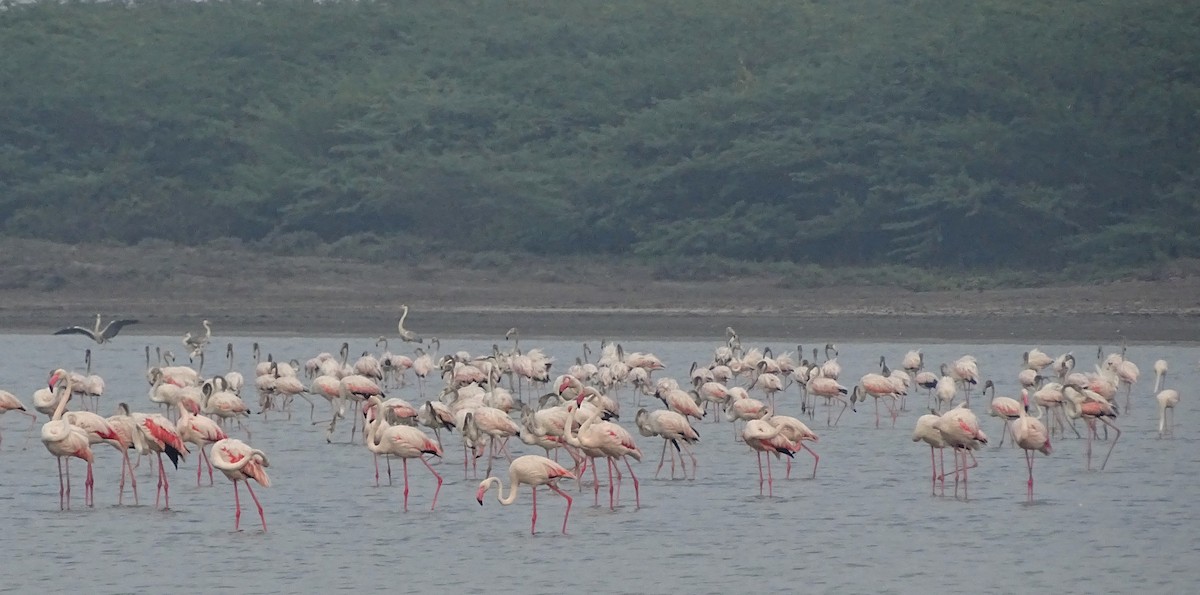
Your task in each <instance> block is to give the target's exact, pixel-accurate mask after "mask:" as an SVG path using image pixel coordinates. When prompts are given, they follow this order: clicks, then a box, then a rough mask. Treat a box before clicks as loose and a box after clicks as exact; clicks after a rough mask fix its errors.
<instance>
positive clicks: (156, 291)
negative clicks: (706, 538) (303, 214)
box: [0, 239, 1200, 344]
mask: <svg viewBox="0 0 1200 595" xmlns="http://www.w3.org/2000/svg"><path fill="white" fill-rule="evenodd" d="M2 244H3V246H2V247H3V250H2V251H0V332H4V333H9V334H13V333H29V334H43V333H45V334H49V333H52V332H54V331H55V330H57V329H59V328H62V327H64V326H69V325H74V324H80V325H89V326H90V325H91V324H92V322H93V320H94V318H95V315H96V313H97V312H100V313H102V314H103V315H104V317H105V319H106V320H107V319H109V318H137V319H139V320H140V321H141V322H140V323H139V324H138V325H135V326H130V327H128V328H127V329H126V330H125V331H124V332H123V333H122V336H123V335H125V334H128V335H153V334H158V335H179V336H182V335H183V333H184V332H187V331H189V330H191V331H199V330H200V321H201V320H203V319H208V320H210V321H211V322H212V325H213V328H214V333H215V334H216V335H218V336H219V335H228V336H248V335H263V336H269V335H294V336H300V335H304V336H345V337H371V336H387V337H395V336H396V335H397V332H396V322H397V320H398V318H399V314H400V305H401V304H408V305H409V306H410V308H411V313H410V315H409V318H408V321H407V324H406V326H407V327H408V328H409V329H411V330H414V331H416V332H418V333H421V334H423V335H425V336H439V337H447V336H459V337H483V338H488V337H490V338H495V339H501V338H502V337H503V335H504V332H505V331H506V330H508V329H509V328H512V327H517V328H518V329H520V332H521V336H522V337H545V338H559V337H561V338H595V339H600V338H612V339H655V338H660V339H683V338H698V339H713V338H715V339H718V340H720V339H721V338H723V337H724V335H725V327H727V326H732V327H734V328H736V329H737V330H738V332H739V334H740V335H741V336H742V337H743V338H750V337H753V338H757V339H763V340H766V339H770V340H776V341H781V342H796V343H807V342H823V341H843V342H845V341H914V342H915V341H955V342H1014V341H1015V342H1032V341H1036V342H1043V343H1055V342H1057V343H1078V342H1084V343H1107V344H1113V343H1119V342H1120V341H1122V340H1125V341H1128V342H1143V343H1144V342H1153V343H1200V272H1198V273H1195V274H1193V273H1192V271H1191V270H1190V269H1188V268H1181V269H1179V271H1178V272H1177V273H1172V274H1169V275H1164V276H1163V278H1161V279H1156V280H1150V281H1147V280H1127V281H1116V282H1107V283H1101V284H1091V285H1087V284H1077V285H1063V286H1057V287H1040V288H1020V289H992V290H982V291H980V290H957V291H947V290H943V291H913V290H907V289H899V288H895V287H872V286H848V287H806V286H805V284H804V283H803V280H802V279H781V278H778V277H769V276H747V277H744V278H729V279H720V280H707V281H695V282H692V281H678V280H662V279H659V278H657V277H656V275H655V274H654V272H653V271H651V270H649V269H646V268H644V267H633V266H618V265H611V264H603V263H588V266H586V267H585V266H583V265H582V264H581V263H578V262H560V263H552V262H537V263H535V264H534V265H531V266H532V268H531V269H529V270H524V269H517V268H510V269H505V270H498V269H488V268H470V267H461V266H460V267H455V266H450V265H445V264H439V265H433V264H429V263H423V262H415V263H410V262H406V261H404V260H403V259H397V260H396V261H395V262H383V263H370V262H362V261H358V260H346V259H338V258H331V257H300V256H283V257H281V256H267V255H261V254H257V253H253V252H251V251H249V250H245V249H216V248H212V247H204V248H189V247H179V246H172V245H165V246H164V245H147V246H132V247H114V246H91V247H84V246H69V245H62V244H54V243H49V242H39V241H32V240H11V239H10V240H4V241H3V242H2ZM1177 268H1178V267H1177ZM1195 268H1197V269H1200V264H1197V266H1196V267H1195Z"/></svg>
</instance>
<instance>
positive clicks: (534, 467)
mask: <svg viewBox="0 0 1200 595" xmlns="http://www.w3.org/2000/svg"><path fill="white" fill-rule="evenodd" d="M563 478H566V479H575V475H574V474H572V473H571V472H570V471H567V470H566V468H564V467H563V466H562V465H559V464H558V463H555V462H554V461H551V460H550V459H547V458H546V457H543V456H541V455H525V456H522V457H517V458H516V459H513V462H512V463H510V464H509V466H508V496H502V495H501V492H503V491H504V484H503V483H502V482H501V481H500V478H498V477H489V478H487V479H485V480H483V481H481V482H479V491H478V492H476V493H475V499H476V500H477V501H479V505H480V506H483V495H484V494H485V493H486V492H487V491H488V489H489V488H491V487H492V486H493V485H494V486H496V500H497V501H499V502H500V504H503V505H505V506H508V505H509V504H512V503H513V502H516V501H517V486H519V485H520V484H525V485H527V486H529V487H530V488H532V490H533V519H532V520H531V521H530V523H529V533H530V534H531V535H532V534H535V533H536V532H537V487H538V486H540V485H544V486H548V487H549V488H550V489H552V490H554V491H555V492H557V493H558V495H560V496H562V497H563V498H564V499H566V501H567V511H566V512H565V513H563V525H562V532H563V535H566V534H567V517H569V516H570V515H571V497H570V496H569V495H567V493H566V492H564V491H562V489H560V488H559V487H558V485H557V484H558V480H559V479H563Z"/></svg>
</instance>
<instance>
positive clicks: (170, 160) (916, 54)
mask: <svg viewBox="0 0 1200 595" xmlns="http://www.w3.org/2000/svg"><path fill="white" fill-rule="evenodd" d="M0 47H3V48H4V51H3V53H4V60H0V230H3V231H4V232H5V233H6V234H9V235H16V236H27V237H47V238H50V239H54V240H56V241H76V240H88V241H105V240H107V241H115V242H123V243H138V242H141V241H145V240H147V239H154V238H157V239H161V240H167V241H171V242H181V243H186V244H189V245H200V244H205V243H208V242H210V241H212V240H214V239H217V238H227V239H226V240H222V241H223V242H225V243H223V244H222V243H217V244H213V245H211V246H210V247H212V248H214V249H219V248H220V247H221V246H233V247H236V246H239V245H240V244H239V242H241V243H245V244H248V245H256V246H258V247H260V248H262V249H264V250H267V251H268V252H272V253H276V254H287V253H297V252H302V253H322V254H329V255H334V256H339V257H347V258H362V259H372V260H375V259H389V258H390V259H399V258H404V257H410V256H419V255H421V254H428V253H434V252H438V253H442V254H443V255H445V254H447V253H460V254H462V256H460V257H450V260H453V259H454V258H457V259H458V260H459V261H461V263H462V264H463V265H464V266H471V267H476V268H482V267H500V268H502V269H515V268H517V267H518V266H519V265H517V264H516V259H517V258H519V257H518V256H514V255H516V254H520V253H532V254H534V255H537V256H555V257H570V256H576V255H595V254H602V255H606V256H608V257H629V258H636V259H639V260H642V261H644V262H647V263H652V264H651V266H652V269H653V271H654V274H655V275H656V276H658V277H660V278H667V279H671V278H693V279H694V278H709V277H714V276H725V275H729V274H736V273H737V272H738V271H744V270H746V267H747V263H750V264H753V265H755V266H758V267H760V268H762V269H763V270H764V271H765V272H766V274H776V275H780V276H781V281H780V283H781V284H784V285H785V286H788V287H791V286H795V287H797V288H801V287H805V286H809V285H813V284H816V285H819V284H822V283H829V282H832V281H830V279H844V278H845V277H844V274H843V273H836V272H834V271H838V270H839V268H841V267H846V266H851V267H854V268H855V269H856V270H859V271H864V273H863V275H864V279H863V280H864V282H870V280H871V279H870V278H868V276H869V275H876V277H875V278H876V279H879V278H889V279H893V281H894V284H900V285H906V286H909V285H911V286H915V287H931V286H935V285H938V284H939V281H938V279H937V278H935V277H929V278H923V277H922V275H921V274H919V273H917V272H916V271H917V269H918V268H926V269H929V268H934V269H936V268H942V269H951V270H956V269H964V268H965V269H968V270H985V269H992V268H1005V267H1007V268H1021V269H1029V270H1041V271H1061V270H1063V269H1064V268H1066V267H1067V266H1068V263H1074V264H1073V265H1071V266H1078V267H1084V268H1086V267H1087V266H1089V265H1092V266H1094V267H1104V266H1107V267H1114V268H1117V267H1134V266H1137V265H1140V264H1146V263H1161V262H1165V261H1171V260H1174V259H1181V258H1197V257H1200V233H1197V230H1200V201H1198V195H1197V192H1198V190H1200V110H1197V108H1196V106H1197V105H1200V76H1198V73H1197V70H1196V68H1197V64H1200V5H1196V4H1194V3H1186V2H1168V1H1166V0H1150V1H1147V2H1141V3H1136V4H1120V3H1094V2H1083V1H1082V0H1069V1H1067V2H1058V3H1049V4H1048V3H1045V2H1033V1H1031V0H1015V1H1014V0H1006V1H1001V0H981V1H979V2H972V3H962V2H949V1H946V0H906V1H901V2H889V3H879V2H863V1H861V0H849V1H846V2H822V3H818V2H812V1H807V0H799V1H797V0H749V1H746V2H736V3H735V2H725V1H718V0H687V1H685V0H655V1H651V2H637V3H620V2H618V3H603V2H602V3H597V2H590V1H586V0H564V1H562V2H535V1H532V0H516V1H512V2H482V1H478V0H473V1H467V2H445V3H443V2H413V1H398V2H350V1H342V2H337V1H335V2H322V3H305V2H284V1H280V0H267V1H263V2H249V1H244V0H232V1H227V2H189V1H183V0H149V1H147V2H137V3H132V4H130V3H114V2H91V1H65V2H34V3H20V4H16V3H0ZM772 267H774V268H772ZM788 267H791V268H788ZM752 268H753V267H752ZM420 274H425V275H427V276H435V275H436V271H427V272H424V273H420ZM13 275H15V276H13ZM13 275H10V277H11V279H10V280H9V281H7V282H8V283H16V284H26V285H30V284H39V283H40V284H41V285H48V286H49V285H53V284H54V281H53V280H46V281H36V280H32V279H30V278H25V277H21V275H20V274H15V273H14V274H13ZM1010 281H1013V282H1016V280H1010ZM987 282H988V281H987V280H980V281H979V283H987Z"/></svg>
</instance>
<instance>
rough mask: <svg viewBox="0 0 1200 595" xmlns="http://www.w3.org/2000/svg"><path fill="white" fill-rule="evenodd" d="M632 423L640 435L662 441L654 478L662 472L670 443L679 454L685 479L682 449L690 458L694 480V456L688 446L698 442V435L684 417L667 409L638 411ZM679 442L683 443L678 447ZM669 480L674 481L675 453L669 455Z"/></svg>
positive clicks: (685, 466) (685, 467)
mask: <svg viewBox="0 0 1200 595" xmlns="http://www.w3.org/2000/svg"><path fill="white" fill-rule="evenodd" d="M633 421H634V424H635V425H637V427H638V432H639V433H641V435H643V436H646V437H647V438H649V437H653V436H658V437H659V438H662V439H663V448H662V454H661V455H660V456H659V458H658V468H657V469H655V470H654V477H658V474H659V472H661V471H662V467H663V462H664V460H665V459H666V454H667V444H668V443H670V444H672V445H674V446H675V450H677V451H679V453H680V454H679V463H680V465H681V466H682V467H683V476H684V478H687V463H685V462H684V460H683V452H684V449H686V450H687V454H688V456H690V457H691V458H692V479H695V478H696V455H695V454H694V453H693V452H692V449H691V447H690V446H689V445H691V444H695V443H696V442H699V441H700V433H699V432H697V431H696V429H695V428H693V427H692V426H691V424H689V423H688V420H687V418H686V417H684V416H683V415H682V414H680V413H679V412H676V411H671V410H669V409H657V410H655V411H646V410H645V409H639V410H638V412H637V415H635V416H634V420H633ZM680 441H682V442H683V444H682V445H680ZM671 479H675V453H671Z"/></svg>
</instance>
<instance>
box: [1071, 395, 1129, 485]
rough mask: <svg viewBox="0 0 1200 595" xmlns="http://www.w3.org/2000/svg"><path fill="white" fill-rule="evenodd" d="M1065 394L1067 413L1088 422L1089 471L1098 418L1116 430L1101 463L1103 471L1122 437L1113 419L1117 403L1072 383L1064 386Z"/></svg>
mask: <svg viewBox="0 0 1200 595" xmlns="http://www.w3.org/2000/svg"><path fill="white" fill-rule="evenodd" d="M1063 396H1065V397H1066V400H1065V401H1064V402H1063V405H1064V406H1065V407H1066V408H1067V415H1068V416H1069V417H1071V418H1077V417H1082V418H1083V420H1084V421H1085V422H1087V425H1088V438H1087V441H1088V442H1087V468H1088V470H1089V471H1090V470H1091V468H1092V437H1093V436H1096V420H1099V421H1100V423H1102V424H1104V425H1105V426H1108V427H1110V428H1112V429H1113V430H1114V431H1116V433H1117V436H1116V438H1113V441H1112V443H1111V444H1109V445H1108V453H1107V454H1105V455H1104V462H1103V463H1101V464H1100V470H1101V471H1103V470H1104V467H1105V466H1106V465H1108V457H1110V456H1112V451H1113V448H1115V447H1116V446H1117V441H1118V440H1120V439H1121V429H1120V428H1118V427H1117V424H1115V423H1113V422H1112V421H1111V420H1112V418H1115V417H1117V407H1116V405H1113V404H1112V403H1110V402H1108V400H1106V399H1105V398H1104V397H1102V396H1100V395H1099V394H1097V393H1096V392H1094V391H1091V390H1088V389H1083V390H1079V389H1077V388H1076V387H1074V386H1070V385H1069V386H1065V387H1063Z"/></svg>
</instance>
